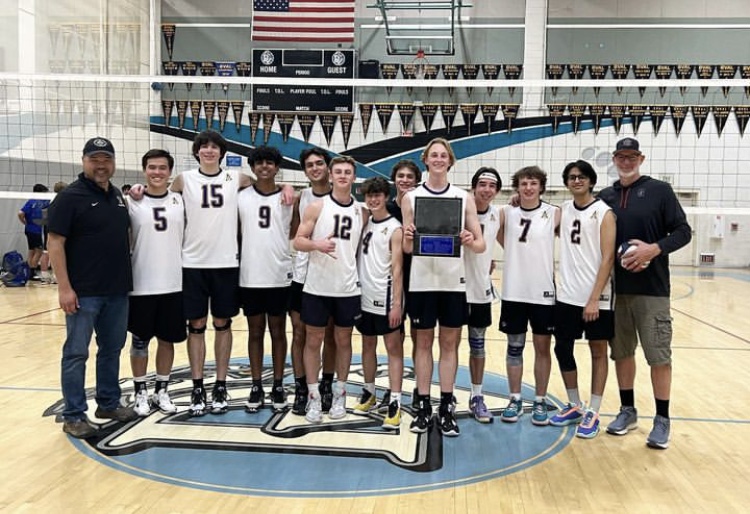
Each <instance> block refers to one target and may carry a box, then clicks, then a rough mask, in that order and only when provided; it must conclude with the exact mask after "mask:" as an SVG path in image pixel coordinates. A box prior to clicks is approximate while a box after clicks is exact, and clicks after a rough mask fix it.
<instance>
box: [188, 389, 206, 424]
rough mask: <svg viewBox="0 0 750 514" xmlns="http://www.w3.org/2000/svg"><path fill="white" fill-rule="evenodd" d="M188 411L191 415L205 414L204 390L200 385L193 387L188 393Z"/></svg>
mask: <svg viewBox="0 0 750 514" xmlns="http://www.w3.org/2000/svg"><path fill="white" fill-rule="evenodd" d="M188 412H189V413H190V415H191V416H193V417H198V416H205V414H206V390H205V389H203V388H202V387H198V388H195V389H193V392H192V393H191V394H190V407H188Z"/></svg>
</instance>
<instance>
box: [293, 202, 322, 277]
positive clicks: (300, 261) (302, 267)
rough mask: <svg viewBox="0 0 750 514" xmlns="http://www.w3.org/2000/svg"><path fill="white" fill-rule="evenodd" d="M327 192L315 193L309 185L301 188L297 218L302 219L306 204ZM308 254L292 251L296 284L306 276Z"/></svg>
mask: <svg viewBox="0 0 750 514" xmlns="http://www.w3.org/2000/svg"><path fill="white" fill-rule="evenodd" d="M327 194H329V193H325V194H323V195H316V194H315V193H314V192H313V190H312V188H311V187H308V188H307V189H303V190H302V191H301V192H300V196H299V219H300V222H301V221H302V217H303V215H304V214H305V209H306V208H307V206H308V205H310V204H311V203H313V202H314V201H315V200H318V199H320V198H323V197H324V196H326V195H327ZM309 257H310V254H309V253H307V252H295V253H294V277H293V279H292V280H294V281H295V282H297V283H298V284H304V283H305V278H307V263H308V261H309Z"/></svg>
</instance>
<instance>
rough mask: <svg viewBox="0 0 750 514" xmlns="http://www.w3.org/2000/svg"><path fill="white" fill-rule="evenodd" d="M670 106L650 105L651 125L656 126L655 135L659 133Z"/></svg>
mask: <svg viewBox="0 0 750 514" xmlns="http://www.w3.org/2000/svg"><path fill="white" fill-rule="evenodd" d="M667 109H668V107H667V106H666V105H652V106H651V107H649V114H650V115H651V126H652V127H653V128H654V135H655V136H658V135H659V129H660V128H661V124H662V122H663V121H664V118H665V117H666V115H667Z"/></svg>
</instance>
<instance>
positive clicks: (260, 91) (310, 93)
mask: <svg viewBox="0 0 750 514" xmlns="http://www.w3.org/2000/svg"><path fill="white" fill-rule="evenodd" d="M253 76H254V77H274V78H277V77H284V78H294V77H299V78H320V79H325V78H354V50H261V49H256V50H253ZM253 110H254V111H274V112H279V111H283V112H330V113H352V112H354V88H353V87H352V86H325V85H322V86H317V85H316V86H296V85H286V86H277V85H273V86H272V85H263V84H258V85H255V86H253Z"/></svg>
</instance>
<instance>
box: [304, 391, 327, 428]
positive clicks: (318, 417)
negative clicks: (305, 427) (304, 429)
mask: <svg viewBox="0 0 750 514" xmlns="http://www.w3.org/2000/svg"><path fill="white" fill-rule="evenodd" d="M305 411H306V412H305V419H306V420H307V421H309V422H310V423H320V422H321V421H323V405H322V404H321V401H320V396H311V397H310V398H309V399H308V400H307V408H306V409H305Z"/></svg>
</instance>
